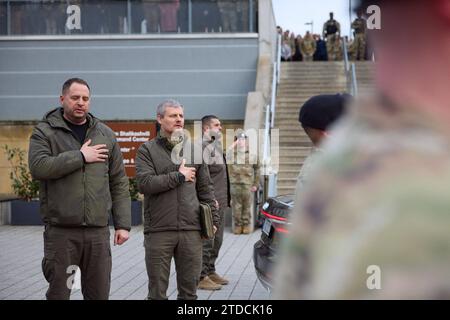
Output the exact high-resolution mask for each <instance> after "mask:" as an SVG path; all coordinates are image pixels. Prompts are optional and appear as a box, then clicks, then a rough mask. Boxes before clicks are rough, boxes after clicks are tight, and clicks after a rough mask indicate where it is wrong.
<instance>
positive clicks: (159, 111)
mask: <svg viewBox="0 0 450 320" xmlns="http://www.w3.org/2000/svg"><path fill="white" fill-rule="evenodd" d="M167 107H172V108H181V109H184V107H183V105H182V104H181V103H180V102H178V101H177V100H174V99H167V100H164V101H163V102H161V103H160V104H158V106H157V107H156V115H158V116H160V117H161V118H163V117H164V114H165V113H166V108H167Z"/></svg>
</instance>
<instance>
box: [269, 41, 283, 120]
mask: <svg viewBox="0 0 450 320" xmlns="http://www.w3.org/2000/svg"><path fill="white" fill-rule="evenodd" d="M276 52H277V54H276V57H275V61H274V63H273V74H272V97H271V101H270V112H271V113H272V115H271V120H270V127H271V128H273V126H274V123H275V102H276V98H277V89H278V83H280V61H281V35H280V34H277V50H276Z"/></svg>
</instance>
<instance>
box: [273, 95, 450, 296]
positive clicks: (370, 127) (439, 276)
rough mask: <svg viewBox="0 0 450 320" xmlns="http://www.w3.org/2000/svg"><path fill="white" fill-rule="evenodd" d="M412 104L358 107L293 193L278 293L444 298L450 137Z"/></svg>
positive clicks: (449, 265) (449, 249)
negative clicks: (301, 187)
mask: <svg viewBox="0 0 450 320" xmlns="http://www.w3.org/2000/svg"><path fill="white" fill-rule="evenodd" d="M419 110H420V109H419V108H414V106H408V108H402V107H398V106H396V105H393V104H392V103H390V102H388V101H386V100H384V101H382V100H381V99H379V100H378V101H368V102H364V103H359V104H358V105H357V106H356V108H355V109H354V111H353V112H352V114H351V115H349V116H348V117H347V118H346V119H345V120H344V121H343V122H342V123H341V124H340V126H339V127H338V128H337V130H336V131H335V132H334V134H333V136H332V137H331V138H330V141H328V143H327V144H326V145H325V147H324V154H323V156H322V157H321V158H320V160H319V161H318V164H316V165H314V168H313V169H312V172H311V175H310V179H309V180H308V184H307V185H306V186H305V188H303V189H302V192H301V193H298V194H296V197H295V206H294V210H293V212H292V216H291V220H292V226H291V229H290V234H289V237H288V238H287V240H286V241H285V242H284V245H283V247H282V254H281V259H280V260H281V262H280V264H279V266H278V268H279V269H278V270H277V272H276V274H278V276H279V277H278V279H277V281H276V284H275V290H274V292H275V297H276V298H282V299H361V298H362V299H392V298H393V299H428V298H446V299H449V298H450V277H449V276H448V270H450V232H449V225H450V214H449V212H450V211H449V210H450V133H449V131H448V128H446V127H445V126H442V125H440V124H439V123H438V121H436V120H435V119H432V118H431V117H430V116H429V115H428V114H426V113H425V112H422V111H419Z"/></svg>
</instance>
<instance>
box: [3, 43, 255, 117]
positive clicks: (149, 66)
mask: <svg viewBox="0 0 450 320" xmlns="http://www.w3.org/2000/svg"><path fill="white" fill-rule="evenodd" d="M24 39H25V40H24ZM257 60H258V38H257V34H242V35H241V36H233V35H228V36H226V35H222V36H221V35H218V36H205V35H197V36H195V35H184V36H183V35H173V36H164V37H159V38H158V37H150V36H146V37H139V36H134V37H133V36H128V37H127V38H124V37H106V36H105V37H94V38H92V37H91V38H86V37H85V36H79V37H76V36H71V37H63V36H61V37H60V38H58V37H53V38H49V37H43V38H42V39H37V38H36V37H34V38H33V37H30V38H29V39H26V37H25V38H23V37H22V38H19V37H18V38H17V39H14V38H11V39H8V38H3V39H0V84H1V85H0V120H2V121H5V120H8V121H10V120H14V121H24V120H32V121H33V120H39V119H41V118H42V116H43V114H44V113H45V112H46V111H48V110H49V109H50V108H51V107H55V106H57V105H58V97H59V93H60V90H61V86H62V83H63V82H64V81H65V80H66V79H68V78H71V77H80V78H83V79H85V80H87V81H88V83H89V84H90V86H91V90H92V104H91V108H92V111H93V112H94V113H95V114H96V115H97V116H98V117H99V118H101V119H104V120H150V119H155V106H156V105H157V104H158V103H159V102H161V101H162V100H164V99H166V98H175V99H177V100H179V101H180V102H181V103H182V104H184V105H185V106H186V118H187V119H192V120H193V119H199V118H200V117H201V116H202V115H204V114H205V112H207V113H214V114H217V115H218V116H219V117H221V118H222V119H227V120H242V119H244V116H245V105H246V98H247V93H248V92H250V91H254V89H255V79H256V66H257Z"/></svg>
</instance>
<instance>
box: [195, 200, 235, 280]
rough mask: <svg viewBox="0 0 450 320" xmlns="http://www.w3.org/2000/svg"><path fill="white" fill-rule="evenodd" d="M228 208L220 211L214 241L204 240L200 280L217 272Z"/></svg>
mask: <svg viewBox="0 0 450 320" xmlns="http://www.w3.org/2000/svg"><path fill="white" fill-rule="evenodd" d="M227 209H228V208H224V209H222V208H221V209H220V210H219V214H220V226H219V229H218V230H217V232H216V234H215V235H214V239H212V240H203V256H202V272H201V275H200V279H203V278H204V277H206V276H207V275H208V274H211V273H213V272H215V271H216V260H217V257H218V256H219V251H220V248H221V247H222V242H223V232H224V230H225V212H226V210H227Z"/></svg>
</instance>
